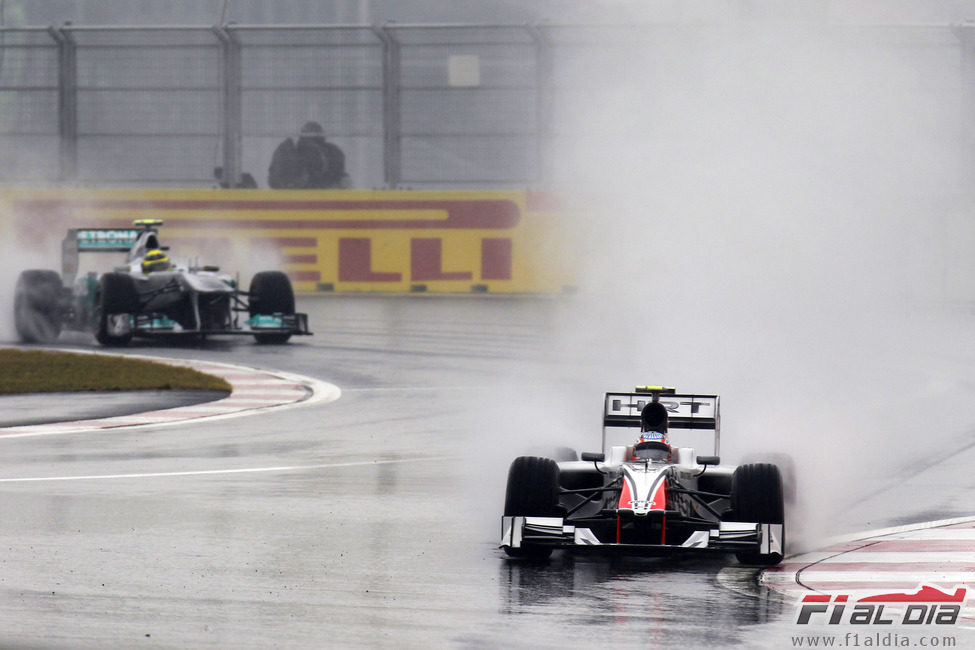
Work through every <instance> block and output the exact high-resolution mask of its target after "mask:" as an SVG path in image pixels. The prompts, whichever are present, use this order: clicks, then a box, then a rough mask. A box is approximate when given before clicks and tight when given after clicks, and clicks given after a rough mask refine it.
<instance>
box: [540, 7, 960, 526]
mask: <svg viewBox="0 0 975 650" xmlns="http://www.w3.org/2000/svg"><path fill="white" fill-rule="evenodd" d="M949 36H950V35H949ZM628 39H629V40H630V42H629V43H626V42H625V41H627V40H628ZM616 40H617V41H618V42H620V45H618V46H617V48H616V49H615V50H614V51H611V52H607V51H602V52H599V53H598V54H595V55H593V56H591V57H590V58H588V59H587V60H585V61H582V60H580V61H578V62H577V64H576V65H575V66H574V69H573V73H572V75H567V77H566V78H567V79H568V78H569V77H570V76H571V77H573V78H574V79H575V80H577V85H574V92H575V94H576V97H577V99H578V101H574V102H559V104H558V106H559V115H558V118H557V128H558V129H559V131H560V132H565V133H568V134H572V137H571V138H567V142H566V143H565V144H564V145H563V146H560V147H559V149H558V151H557V152H556V153H555V155H554V159H555V160H558V161H560V162H559V163H558V169H557V172H558V173H559V177H560V178H561V179H562V185H561V187H560V192H561V193H562V194H563V195H564V196H569V197H571V199H570V201H569V202H570V204H571V205H572V210H571V213H572V215H571V218H572V226H573V231H574V233H575V235H576V237H574V238H573V240H572V241H571V242H570V243H569V244H568V249H569V250H570V251H572V253H573V255H574V259H577V260H580V261H579V262H578V263H577V268H576V270H577V273H578V278H579V292H578V295H576V296H575V297H574V299H573V300H572V301H571V302H572V304H571V305H570V306H569V308H568V309H567V313H566V315H565V316H566V317H565V318H564V320H563V322H562V327H561V331H560V336H561V339H562V342H561V349H562V350H563V351H564V352H563V362H564V363H565V364H567V366H568V367H569V368H571V371H570V372H571V375H572V376H574V377H582V378H584V379H583V380H581V382H582V384H583V386H582V387H581V388H582V389H584V390H585V391H588V392H589V394H590V397H591V404H592V405H593V409H598V405H599V397H600V393H601V392H603V391H606V390H626V389H628V388H632V386H634V385H637V384H644V383H663V384H667V385H674V386H676V387H677V388H678V389H679V390H682V391H687V392H702V393H709V392H714V393H718V394H720V395H721V397H722V458H723V460H724V462H737V460H738V459H740V458H741V457H743V456H745V455H747V454H752V453H756V452H768V451H777V452H785V453H788V454H789V455H791V456H792V457H793V458H794V460H795V463H796V467H797V471H798V474H799V486H800V494H801V496H802V500H803V502H804V503H805V504H806V505H804V506H802V511H801V512H800V513H794V514H799V515H800V518H801V519H802V520H803V524H804V528H806V529H807V530H808V531H815V532H814V533H812V534H816V535H820V534H825V533H829V532H832V531H831V529H830V525H829V524H828V523H827V520H828V519H829V518H835V513H836V512H837V511H838V510H841V509H842V508H843V505H844V504H845V503H846V502H852V501H855V500H857V499H858V498H859V495H862V494H863V493H864V491H865V490H868V489H874V488H875V487H876V486H877V485H878V484H880V483H882V482H883V481H884V480H890V477H891V473H892V472H894V471H896V470H898V469H899V468H901V467H903V466H904V465H905V463H909V462H910V461H911V460H912V459H913V458H916V455H917V453H918V451H917V445H918V439H919V436H920V437H921V438H923V439H924V440H925V443H924V444H925V445H931V444H934V445H936V446H939V445H940V446H941V448H947V447H946V446H947V445H950V444H955V443H957V441H958V440H959V439H960V437H962V436H964V434H966V433H968V432H969V431H970V430H971V427H972V422H973V419H972V417H971V416H972V415H973V413H972V409H971V408H967V407H964V406H961V407H958V405H959V404H964V403H965V402H967V401H970V400H960V399H955V398H957V397H958V396H961V395H964V386H963V384H962V382H963V381H964V377H959V376H958V372H959V368H958V367H957V366H958V365H959V360H960V358H963V357H967V355H964V354H962V353H963V352H964V351H965V346H966V345H967V344H968V343H969V342H970V341H971V336H970V334H968V333H967V332H966V331H965V329H964V327H963V320H964V317H965V315H966V314H967V313H968V312H969V311H970V304H971V303H970V296H971V295H972V293H971V290H972V281H971V277H973V276H972V274H971V271H972V269H971V264H970V262H969V261H968V253H967V251H968V250H971V245H972V243H973V239H975V231H973V226H972V219H971V216H970V206H971V205H972V203H971V199H972V196H971V195H970V193H969V192H968V190H967V188H966V184H970V182H971V179H972V168H971V160H970V158H967V157H966V153H967V152H966V151H965V146H963V143H962V141H961V135H962V133H963V129H962V124H963V120H962V119H961V110H962V103H961V100H960V97H959V95H958V92H959V91H958V77H957V75H959V71H958V69H957V68H956V67H949V69H947V70H946V69H945V68H944V65H943V63H944V62H943V61H941V62H938V61H936V60H934V59H933V57H928V58H927V59H924V58H921V56H920V52H921V51H922V50H921V49H920V48H912V47H907V46H905V45H904V44H903V41H901V42H900V44H898V42H897V41H896V39H891V38H890V34H888V33H885V31H884V30H878V29H875V30H869V29H864V30H835V29H830V28H828V27H825V26H822V25H809V24H802V23H799V22H789V23H786V22H781V21H775V22H769V23H763V22H761V21H749V22H740V21H738V22H729V23H726V24H723V25H718V26H708V27H700V28H678V29H674V30H670V31H663V30H661V31H652V32H649V33H647V34H646V35H645V37H643V38H633V32H632V31H629V30H621V31H620V34H619V38H618V39H616ZM906 40H909V39H904V41H906ZM955 56H956V57H957V49H956V50H955ZM955 64H956V65H957V61H956V62H955ZM952 75H955V76H952ZM583 99H585V100H586V101H583ZM960 354H961V356H960ZM961 371H962V372H967V374H968V375H969V376H970V375H971V374H972V373H971V371H970V370H968V369H967V368H962V369H961ZM581 394H582V390H580V395H581ZM948 404H951V405H952V406H951V408H949V407H948V406H947V405H948ZM595 435H597V432H596V431H594V432H593V436H594V437H595ZM885 477H886V478H885ZM878 482H880V483H878ZM813 503H816V504H826V505H825V506H821V507H819V508H813V507H811V506H810V505H809V504H813Z"/></svg>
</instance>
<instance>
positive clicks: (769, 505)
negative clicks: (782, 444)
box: [731, 463, 785, 566]
mask: <svg viewBox="0 0 975 650" xmlns="http://www.w3.org/2000/svg"><path fill="white" fill-rule="evenodd" d="M731 512H732V517H731V520H732V521H754V522H757V523H760V524H784V523H785V500H784V498H783V496H782V475H781V473H780V472H779V468H778V467H776V466H775V465H772V464H770V463H753V464H750V465H740V466H739V467H738V468H737V469H736V470H735V473H734V474H733V475H732V477H731ZM784 530H785V529H784V528H783V531H784ZM782 537H783V539H782V545H783V547H784V546H785V534H784V532H783V536H782ZM736 557H737V558H738V561H739V562H741V563H742V564H758V565H763V566H772V565H775V564H778V563H779V562H781V561H782V555H781V554H780V553H768V554H763V553H752V552H746V553H736Z"/></svg>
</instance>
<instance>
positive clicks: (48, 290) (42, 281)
mask: <svg viewBox="0 0 975 650" xmlns="http://www.w3.org/2000/svg"><path fill="white" fill-rule="evenodd" d="M63 286H64V285H63V284H62V282H61V276H60V275H59V274H58V272H57V271H46V270H39V269H32V270H29V271H24V272H22V273H21V274H20V276H19V277H18V278H17V286H16V289H15V293H14V326H15V327H16V329H17V336H19V337H20V340H21V341H24V342H25V343H50V342H51V341H54V340H55V339H57V338H58V336H60V334H61V328H62V326H63V322H62V313H61V294H62V293H63Z"/></svg>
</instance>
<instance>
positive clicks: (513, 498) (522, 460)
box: [504, 456, 562, 560]
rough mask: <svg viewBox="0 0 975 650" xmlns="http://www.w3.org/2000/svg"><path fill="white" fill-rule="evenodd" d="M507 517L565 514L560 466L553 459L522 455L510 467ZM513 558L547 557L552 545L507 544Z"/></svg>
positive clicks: (506, 503)
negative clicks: (562, 506) (519, 545)
mask: <svg viewBox="0 0 975 650" xmlns="http://www.w3.org/2000/svg"><path fill="white" fill-rule="evenodd" d="M504 514H505V516H506V517H561V516H562V512H561V510H560V509H559V466H558V464H557V463H556V462H555V461H554V460H552V459H550V458H539V457H538V456H519V457H518V458H516V459H515V460H514V462H512V463H511V467H510V468H509V470H508V485H507V489H506V490H505V496H504ZM504 552H505V553H507V554H508V555H509V556H511V557H524V558H528V559H532V560H543V559H545V558H547V557H548V556H550V555H551V554H552V547H551V546H531V545H529V546H521V547H519V548H511V547H510V546H505V547H504Z"/></svg>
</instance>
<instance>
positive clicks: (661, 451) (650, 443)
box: [633, 402, 672, 462]
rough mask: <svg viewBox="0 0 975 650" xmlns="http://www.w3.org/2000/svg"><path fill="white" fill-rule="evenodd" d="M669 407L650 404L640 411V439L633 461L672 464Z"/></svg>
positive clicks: (636, 444) (635, 445)
mask: <svg viewBox="0 0 975 650" xmlns="http://www.w3.org/2000/svg"><path fill="white" fill-rule="evenodd" d="M667 420H668V418H667V407H665V406H664V405H663V404H661V403H660V402H649V403H647V405H646V406H644V407H643V410H642V411H640V439H639V440H637V441H636V442H635V443H634V444H633V460H656V461H667V462H670V460H671V459H672V454H671V448H670V442H668V440H667Z"/></svg>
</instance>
